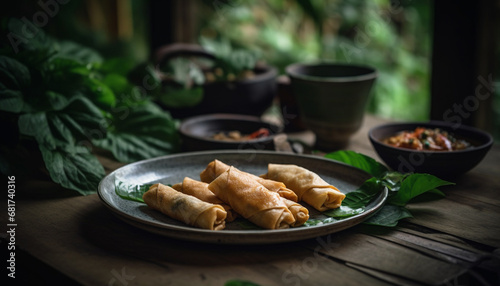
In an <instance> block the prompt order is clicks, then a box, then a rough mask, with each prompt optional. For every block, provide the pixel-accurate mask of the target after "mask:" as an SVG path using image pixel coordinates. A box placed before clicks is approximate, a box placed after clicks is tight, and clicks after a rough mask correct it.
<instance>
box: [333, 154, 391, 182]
mask: <svg viewBox="0 0 500 286" xmlns="http://www.w3.org/2000/svg"><path fill="white" fill-rule="evenodd" d="M325 157H326V158H329V159H332V160H336V161H340V162H343V163H346V164H348V165H351V166H353V167H356V168H359V169H361V170H363V171H365V172H367V173H369V174H370V175H372V176H374V177H381V176H382V175H383V174H384V173H385V172H387V171H388V169H387V167H385V166H384V165H382V164H380V163H379V162H377V161H376V160H375V159H373V158H371V157H368V156H366V155H363V154H361V153H357V152H354V151H350V150H341V151H337V152H333V153H329V154H326V155H325Z"/></svg>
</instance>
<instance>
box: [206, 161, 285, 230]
mask: <svg viewBox="0 0 500 286" xmlns="http://www.w3.org/2000/svg"><path fill="white" fill-rule="evenodd" d="M208 188H209V189H210V190H211V191H212V192H213V193H214V194H215V195H216V196H217V197H219V198H220V199H221V200H222V201H224V202H225V203H227V204H229V205H230V206H231V207H232V208H233V209H234V210H235V211H236V212H237V213H238V214H240V215H241V216H242V217H244V218H246V219H248V220H249V221H251V222H253V223H254V224H256V225H258V226H260V227H262V228H266V229H282V228H289V227H290V226H291V225H293V224H294V223H295V219H294V217H293V214H292V213H291V212H290V210H289V209H288V207H287V206H286V204H285V203H284V202H283V201H282V199H281V197H280V196H279V195H278V194H277V193H276V192H270V191H269V190H268V189H266V187H264V186H263V185H261V184H260V183H259V182H257V181H256V180H255V179H254V178H253V177H252V176H250V175H249V174H248V173H245V172H241V171H239V170H238V169H236V168H234V167H230V168H229V169H228V170H227V171H225V172H224V173H222V174H220V175H219V176H218V177H217V178H216V179H215V180H213V181H212V182H211V183H210V184H209V185H208Z"/></svg>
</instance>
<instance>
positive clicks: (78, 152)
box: [39, 144, 105, 195]
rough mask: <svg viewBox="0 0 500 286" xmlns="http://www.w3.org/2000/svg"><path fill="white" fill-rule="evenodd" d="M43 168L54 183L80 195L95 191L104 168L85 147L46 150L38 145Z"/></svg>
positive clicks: (103, 173)
mask: <svg viewBox="0 0 500 286" xmlns="http://www.w3.org/2000/svg"><path fill="white" fill-rule="evenodd" d="M39 147H40V151H41V152H42V157H43V160H44V162H45V167H46V168H47V170H48V171H49V174H50V177H51V178H52V180H53V181H54V182H55V183H58V184H60V185H61V186H63V187H65V188H68V189H71V190H76V191H78V192H79V193H80V194H82V195H89V194H93V193H95V192H96V191H97V187H98V185H99V182H100V181H101V179H102V178H103V177H104V175H105V172H104V168H103V167H102V165H101V164H100V162H99V160H97V158H96V157H95V156H94V155H92V154H91V153H90V152H89V150H88V149H87V148H85V147H72V146H70V145H65V146H64V148H61V147H58V148H56V149H51V148H47V147H46V146H45V145H43V144H41V145H39Z"/></svg>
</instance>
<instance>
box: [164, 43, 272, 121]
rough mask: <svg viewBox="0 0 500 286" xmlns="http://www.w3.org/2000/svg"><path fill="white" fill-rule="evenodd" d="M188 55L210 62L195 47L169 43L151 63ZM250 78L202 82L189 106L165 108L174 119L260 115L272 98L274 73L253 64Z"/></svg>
mask: <svg viewBox="0 0 500 286" xmlns="http://www.w3.org/2000/svg"><path fill="white" fill-rule="evenodd" d="M179 56H188V57H189V56H191V57H193V56H194V57H201V58H207V59H211V60H214V59H215V56H214V55H213V54H211V53H210V52H208V51H206V50H204V49H203V48H202V47H201V46H198V45H195V44H179V43H178V44H171V45H167V46H164V47H161V48H159V49H158V50H157V51H156V55H155V61H156V64H157V65H158V66H161V65H162V64H163V63H165V62H166V61H167V60H169V59H172V58H175V57H179ZM253 72H254V74H255V75H254V76H253V77H251V78H248V79H238V80H235V81H217V82H206V83H205V84H203V85H202V89H203V98H202V100H201V102H199V103H198V104H197V105H195V106H191V107H182V108H174V107H166V106H164V105H163V104H162V103H161V102H158V103H159V104H160V105H161V106H162V107H163V108H164V109H167V110H168V111H169V112H170V114H172V116H173V117H174V118H180V119H184V118H188V117H192V116H196V115H202V114H215V113H231V114H245V115H253V116H260V115H262V114H263V113H264V111H266V110H267V109H268V108H269V107H270V106H271V104H272V102H273V99H274V98H275V96H276V90H277V82H276V78H277V76H278V70H277V69H276V68H275V67H272V66H268V65H257V66H256V67H255V68H254V70H253Z"/></svg>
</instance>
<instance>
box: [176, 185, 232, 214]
mask: <svg viewBox="0 0 500 286" xmlns="http://www.w3.org/2000/svg"><path fill="white" fill-rule="evenodd" d="M172 188H173V189H175V190H177V191H179V192H181V193H184V194H186V195H191V196H194V197H197V198H198V199H200V200H202V201H204V202H207V203H211V204H217V205H221V206H222V207H223V208H224V210H225V211H226V212H227V217H226V222H231V221H233V220H234V219H235V218H236V217H237V216H238V214H237V213H236V212H235V211H234V210H233V209H232V208H231V206H230V205H228V204H226V203H225V202H223V201H221V200H220V199H219V198H218V197H217V196H216V195H215V194H214V193H212V191H210V190H209V189H208V184H207V183H205V182H200V181H197V180H193V179H191V178H189V177H185V178H184V180H182V183H178V184H175V185H173V186H172Z"/></svg>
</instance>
